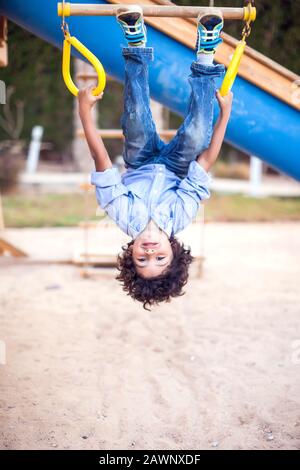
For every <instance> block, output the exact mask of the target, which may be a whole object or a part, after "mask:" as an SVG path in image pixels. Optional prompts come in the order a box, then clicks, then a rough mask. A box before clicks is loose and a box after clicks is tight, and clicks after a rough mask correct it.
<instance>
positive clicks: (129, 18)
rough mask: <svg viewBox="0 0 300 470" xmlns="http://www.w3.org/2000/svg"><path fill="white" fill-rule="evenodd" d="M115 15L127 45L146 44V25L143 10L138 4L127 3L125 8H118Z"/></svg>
mask: <svg viewBox="0 0 300 470" xmlns="http://www.w3.org/2000/svg"><path fill="white" fill-rule="evenodd" d="M116 17H117V21H118V23H119V25H120V26H121V29H122V31H123V33H124V36H125V39H126V40H127V42H128V46H145V45H146V40H147V36H146V26H145V23H144V18H143V10H142V8H141V7H140V6H139V5H128V7H126V8H120V9H118V10H117V14H116Z"/></svg>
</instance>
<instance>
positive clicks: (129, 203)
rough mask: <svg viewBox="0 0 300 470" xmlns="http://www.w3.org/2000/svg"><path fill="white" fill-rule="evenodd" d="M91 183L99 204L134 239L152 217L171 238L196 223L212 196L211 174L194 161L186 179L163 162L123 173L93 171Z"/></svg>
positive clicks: (130, 169) (114, 170)
mask: <svg viewBox="0 0 300 470" xmlns="http://www.w3.org/2000/svg"><path fill="white" fill-rule="evenodd" d="M91 183H92V184H93V185H95V187H96V197H97V201H98V203H99V205H100V206H101V207H102V209H104V210H105V212H106V213H107V214H108V215H109V216H110V217H111V218H112V219H113V220H114V221H115V223H116V224H117V225H118V226H119V227H120V229H121V230H123V232H125V233H126V234H127V235H129V236H130V237H131V238H133V239H135V238H136V237H137V236H138V234H139V233H141V232H142V231H143V230H144V229H145V227H146V226H147V224H148V222H149V221H150V219H153V220H154V222H156V223H157V225H158V226H159V227H160V228H161V229H162V230H163V231H164V232H165V233H166V234H167V235H168V237H169V238H170V236H171V235H175V234H176V233H178V232H180V231H181V230H183V229H184V228H185V227H186V226H187V225H188V224H190V223H191V222H192V220H193V219H194V217H195V216H196V214H197V211H198V209H199V205H200V202H201V201H202V200H204V199H208V198H209V197H210V192H209V189H208V188H209V184H210V183H211V175H210V173H207V172H206V171H205V170H204V168H202V167H201V166H200V164H199V163H197V162H196V161H195V160H194V161H192V162H191V163H190V165H189V170H188V174H187V176H186V178H184V179H180V178H178V176H176V175H175V173H173V172H172V171H169V170H168V169H167V168H166V166H165V165H163V164H148V165H143V166H141V167H139V168H138V169H137V170H135V169H132V168H129V169H128V170H127V171H126V173H124V174H123V175H121V174H120V172H119V171H118V169H117V168H114V167H113V168H109V169H107V170H105V171H93V172H92V175H91Z"/></svg>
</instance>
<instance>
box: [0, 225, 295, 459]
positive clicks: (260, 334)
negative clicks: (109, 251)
mask: <svg viewBox="0 0 300 470" xmlns="http://www.w3.org/2000/svg"><path fill="white" fill-rule="evenodd" d="M60 233H61V232H60V231H59V229H58V230H56V231H55V229H52V231H50V232H49V231H47V230H45V231H42V230H39V231H38V230H35V231H34V230H31V232H29V231H26V230H25V231H12V234H13V235H14V236H15V238H16V239H17V238H18V237H19V240H20V242H21V241H22V239H23V240H25V239H26V237H27V239H28V238H30V240H31V243H32V245H33V246H34V245H36V246H37V245H39V243H44V244H46V242H47V244H48V247H49V250H50V251H51V246H52V243H53V244H55V239H58V238H59V237H60ZM70 234H71V232H70ZM47 237H48V238H47ZM39 240H40V242H39ZM41 240H43V241H41ZM299 253H300V224H265V225H263V224H262V225H259V224H255V225H253V224H249V225H247V224H245V225H243V224H210V225H207V226H206V229H205V256H206V260H205V264H204V270H203V276H202V279H197V278H193V279H191V281H190V283H189V285H188V286H187V288H186V295H185V296H183V297H181V298H178V299H175V300H174V301H173V302H172V303H170V304H165V305H163V306H160V307H158V308H155V309H153V311H152V312H146V311H144V310H143V309H142V308H141V306H140V305H139V304H137V303H134V302H133V301H132V300H131V299H130V298H128V297H126V295H124V294H123V293H122V291H121V288H120V287H119V286H118V284H117V283H116V281H114V279H113V276H112V274H110V273H109V272H107V273H104V274H103V275H102V277H101V278H99V279H85V280H84V279H82V278H81V277H80V275H79V269H78V268H77V267H74V266H57V265H50V266H43V265H42V266H38V265H35V266H24V265H17V264H15V265H7V264H3V265H2V267H1V271H0V302H1V303H0V310H1V318H0V321H1V322H0V340H1V341H2V343H0V344H1V345H2V352H3V345H5V346H6V363H5V364H2V365H0V377H1V396H0V419H1V431H0V448H1V449H101V450H108V449H136V450H137V449H144V450H146V449H155V450H158V449H180V450H187V449H212V448H213V449H216V450H217V449H300V315H299V314H300V289H299V279H300V262H299V261H300V259H299V258H300V255H299ZM3 359H4V358H3V354H2V362H4V360H3Z"/></svg>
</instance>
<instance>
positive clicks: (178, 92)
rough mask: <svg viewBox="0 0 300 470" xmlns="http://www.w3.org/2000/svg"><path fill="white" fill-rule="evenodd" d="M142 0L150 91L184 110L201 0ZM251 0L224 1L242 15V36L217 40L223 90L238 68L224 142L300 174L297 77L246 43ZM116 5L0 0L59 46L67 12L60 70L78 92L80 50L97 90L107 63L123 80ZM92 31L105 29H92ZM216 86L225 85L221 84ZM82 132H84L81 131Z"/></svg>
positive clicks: (231, 15)
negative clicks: (240, 0)
mask: <svg viewBox="0 0 300 470" xmlns="http://www.w3.org/2000/svg"><path fill="white" fill-rule="evenodd" d="M130 3H133V2H132V1H129V0H124V1H123V2H122V4H123V5H126V4H130ZM138 3H139V4H142V6H143V9H144V14H145V17H146V18H145V19H146V22H147V27H148V39H149V44H151V45H153V46H154V48H155V52H156V57H157V59H156V60H155V61H154V63H153V64H152V66H151V70H150V90H151V92H152V96H153V98H154V99H155V100H157V101H159V102H161V103H162V104H163V105H164V106H166V107H168V108H169V109H171V110H173V111H175V112H177V113H179V114H184V112H185V110H186V107H187V103H188V96H189V90H188V87H187V86H186V80H187V75H188V73H189V64H190V62H191V61H192V60H193V57H194V52H193V48H194V43H195V35H196V31H195V30H196V23H195V20H194V18H195V17H196V16H197V15H198V13H199V12H200V11H201V9H202V8H204V7H179V6H176V5H174V4H172V3H171V2H168V1H163V0H146V1H145V0H143V1H142V2H138ZM252 3H253V2H247V6H246V7H244V8H222V11H223V15H224V19H225V20H226V19H235V20H240V21H244V22H245V27H244V30H243V33H242V37H243V39H242V41H241V42H238V41H237V40H235V39H233V38H231V37H230V36H228V35H227V34H225V33H222V38H223V40H224V43H223V44H222V45H220V46H219V47H218V50H217V53H216V55H215V58H216V61H217V62H221V63H224V64H225V66H226V67H228V72H230V70H231V71H233V74H231V73H229V74H228V72H227V79H228V80H227V81H226V80H225V81H224V83H225V84H226V86H225V89H223V94H226V92H227V91H228V89H230V88H231V86H232V84H233V81H234V79H235V75H236V73H237V71H238V76H237V77H236V80H235V85H234V96H235V98H234V107H233V112H232V116H231V121H230V124H229V127H228V132H227V141H228V142H229V143H231V144H232V145H233V146H235V147H237V148H238V149H240V150H242V151H244V152H247V153H248V154H251V155H256V156H257V157H260V158H261V159H263V160H264V161H266V162H267V163H268V164H269V165H271V166H273V167H275V168H277V169H279V170H281V171H283V172H285V173H287V174H288V175H290V176H293V177H294V178H296V179H298V180H300V161H299V158H298V149H299V143H300V138H299V128H300V113H299V111H300V99H299V83H300V78H299V77H298V76H297V75H296V74H294V73H292V72H290V71H288V70H287V69H285V68H284V67H281V66H280V65H278V64H276V63H275V62H273V61H272V60H270V59H268V58H266V57H264V56H263V55H262V54H259V53H258V52H256V51H254V50H253V49H251V48H249V47H245V39H246V37H247V36H248V35H249V33H250V22H252V21H254V20H255V16H256V10H255V8H254V7H253V4H252ZM119 7H120V5H119V4H118V3H117V2H116V1H115V0H110V3H108V2H104V1H98V2H97V3H95V4H88V3H87V2H85V1H83V2H81V3H67V2H63V3H60V4H57V2H56V1H55V0H49V1H48V2H47V3H46V4H44V5H43V9H41V8H40V2H38V1H37V0H28V1H27V2H22V1H21V0H11V1H10V2H9V3H8V2H5V1H4V0H0V14H2V15H5V16H7V17H8V18H9V19H10V20H12V21H14V22H16V23H17V24H19V25H20V26H22V27H23V28H25V29H27V30H29V31H31V32H32V33H34V34H36V35H37V36H39V37H41V38H42V39H44V40H47V41H48V42H51V43H52V44H54V45H56V46H58V47H62V40H61V30H60V21H61V19H62V29H63V32H64V35H65V39H64V44H65V46H64V54H63V57H64V60H63V76H64V79H65V81H66V82H67V84H68V85H69V89H70V91H71V92H72V93H73V94H75V95H76V93H77V92H78V90H77V87H76V85H75V83H74V82H73V81H72V78H71V75H70V58H71V53H74V54H75V55H76V56H78V57H82V54H83V56H84V57H85V58H86V59H87V60H88V61H90V62H91V63H92V65H93V66H94V67H95V71H96V73H97V75H98V77H99V80H98V85H97V87H96V89H95V90H94V93H99V92H101V89H103V88H104V86H105V72H104V68H105V70H106V71H107V72H108V73H109V74H110V75H111V76H112V77H113V78H115V79H117V80H122V79H123V62H122V58H121V54H120V52H119V48H120V44H122V38H121V34H120V31H119V29H118V28H117V27H116V24H115V20H114V18H112V17H113V16H114V15H115V12H116V9H117V8H119ZM205 9H207V7H205ZM57 13H58V14H59V15H61V17H62V18H60V17H59V16H58V15H57ZM66 17H68V22H69V23H70V28H71V29H72V32H73V31H74V32H76V36H78V37H79V38H80V41H79V40H78V39H77V38H73V39H74V40H73V39H70V38H71V36H70V34H69V29H68V26H67V25H66V21H65V18H66ZM99 25H101V28H100V29H99ZM95 31H100V33H99V34H98V33H97V34H95ZM102 36H103V37H105V38H109V41H107V40H106V41H101V37H102ZM76 41H79V42H76ZM72 46H75V48H74V47H73V48H72ZM81 46H82V47H81ZM91 51H93V52H91ZM112 51H113V52H112ZM235 51H236V52H235ZM234 54H236V55H234ZM243 54H244V55H243ZM242 55H243V59H242V61H241V63H240V60H241V58H242ZM100 60H101V63H100ZM102 63H103V66H104V67H103V66H102ZM230 64H232V67H231V69H230ZM218 85H219V86H220V88H221V85H222V84H221V83H218ZM283 123H284V125H283ZM78 132H79V134H80V133H81V135H82V131H81V130H79V131H78ZM162 134H164V135H163V137H165V138H169V137H172V135H173V134H174V131H173V130H166V131H163V132H162ZM162 134H161V135H162ZM99 135H102V136H103V137H112V136H114V137H117V138H120V137H121V132H120V131H119V130H110V131H107V130H99ZM287 148H288V149H289V153H288V154H286V149H287Z"/></svg>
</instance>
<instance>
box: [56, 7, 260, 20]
mask: <svg viewBox="0 0 300 470" xmlns="http://www.w3.org/2000/svg"><path fill="white" fill-rule="evenodd" d="M140 6H141V7H142V9H143V14H144V16H148V17H150V16H162V17H165V18H167V17H179V18H197V16H198V15H199V13H201V12H203V11H207V10H208V9H209V7H207V6H204V7H189V6H177V5H170V6H168V5H167V6H166V5H140ZM57 8H58V16H62V9H63V7H62V3H58V4H57ZM122 8H124V9H126V8H128V4H117V5H101V4H91V3H87V4H82V3H65V4H64V16H65V17H67V16H114V15H115V14H116V11H117V10H119V9H122ZM219 9H220V10H221V11H222V13H223V17H224V19H227V20H243V19H245V14H246V13H245V12H246V10H247V9H246V8H231V7H223V8H222V7H221V8H219ZM254 13H255V9H253V10H252V14H253V15H254Z"/></svg>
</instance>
